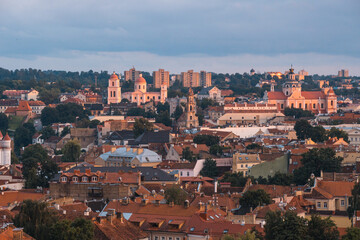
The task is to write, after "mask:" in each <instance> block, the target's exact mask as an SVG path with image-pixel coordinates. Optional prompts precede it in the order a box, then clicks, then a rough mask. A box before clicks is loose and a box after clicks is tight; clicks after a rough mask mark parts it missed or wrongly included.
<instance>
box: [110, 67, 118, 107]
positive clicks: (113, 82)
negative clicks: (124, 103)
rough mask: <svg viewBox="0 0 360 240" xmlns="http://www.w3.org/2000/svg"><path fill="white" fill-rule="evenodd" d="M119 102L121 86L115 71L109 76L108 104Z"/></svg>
mask: <svg viewBox="0 0 360 240" xmlns="http://www.w3.org/2000/svg"><path fill="white" fill-rule="evenodd" d="M119 102H121V87H120V80H119V77H118V76H117V75H116V74H115V72H114V73H113V74H112V75H111V76H110V79H109V86H108V102H107V103H108V104H110V103H119Z"/></svg>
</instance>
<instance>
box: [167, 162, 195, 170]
mask: <svg viewBox="0 0 360 240" xmlns="http://www.w3.org/2000/svg"><path fill="white" fill-rule="evenodd" d="M195 165H196V162H191V163H174V164H173V165H172V166H171V167H170V168H171V169H194V167H195Z"/></svg>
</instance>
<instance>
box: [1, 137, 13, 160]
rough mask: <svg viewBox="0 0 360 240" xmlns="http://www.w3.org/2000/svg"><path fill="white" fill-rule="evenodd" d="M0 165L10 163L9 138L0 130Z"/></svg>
mask: <svg viewBox="0 0 360 240" xmlns="http://www.w3.org/2000/svg"><path fill="white" fill-rule="evenodd" d="M0 165H11V139H10V137H9V135H8V134H7V133H6V135H5V137H4V138H3V135H2V134H1V132H0Z"/></svg>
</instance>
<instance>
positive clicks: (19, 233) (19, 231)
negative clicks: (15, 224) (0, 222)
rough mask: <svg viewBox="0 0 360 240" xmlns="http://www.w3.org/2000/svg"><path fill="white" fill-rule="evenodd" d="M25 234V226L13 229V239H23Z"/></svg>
mask: <svg viewBox="0 0 360 240" xmlns="http://www.w3.org/2000/svg"><path fill="white" fill-rule="evenodd" d="M23 236H24V231H23V228H14V229H13V239H14V240H22V239H23Z"/></svg>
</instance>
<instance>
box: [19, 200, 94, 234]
mask: <svg viewBox="0 0 360 240" xmlns="http://www.w3.org/2000/svg"><path fill="white" fill-rule="evenodd" d="M14 224H15V226H16V227H22V228H24V232H26V233H27V234H29V235H30V236H32V237H34V238H35V239H38V240H46V239H53V240H64V239H68V240H77V239H83V240H91V239H93V237H94V226H93V223H92V222H91V221H90V220H86V219H84V218H76V219H75V220H74V221H69V220H60V219H59V217H58V216H57V214H56V212H55V211H54V210H51V209H49V208H48V205H47V203H45V202H37V201H32V200H25V201H24V202H23V203H22V205H21V208H20V212H19V213H18V214H17V215H16V216H15V218H14Z"/></svg>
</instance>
